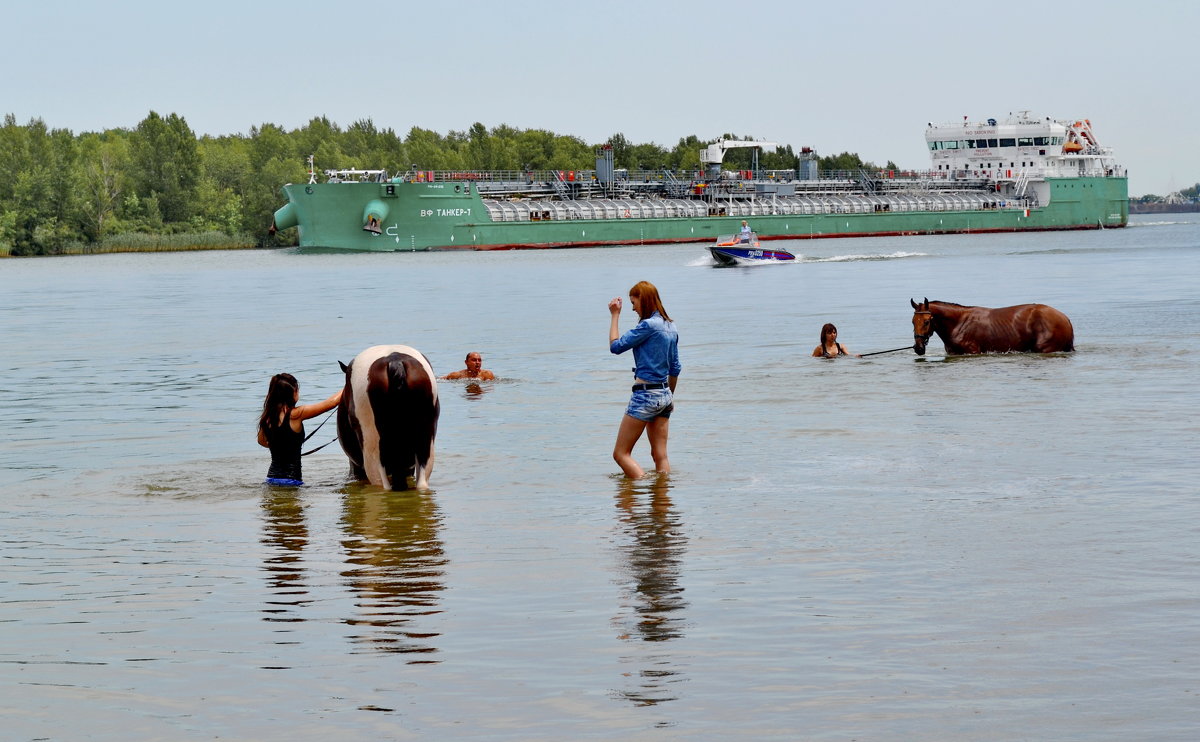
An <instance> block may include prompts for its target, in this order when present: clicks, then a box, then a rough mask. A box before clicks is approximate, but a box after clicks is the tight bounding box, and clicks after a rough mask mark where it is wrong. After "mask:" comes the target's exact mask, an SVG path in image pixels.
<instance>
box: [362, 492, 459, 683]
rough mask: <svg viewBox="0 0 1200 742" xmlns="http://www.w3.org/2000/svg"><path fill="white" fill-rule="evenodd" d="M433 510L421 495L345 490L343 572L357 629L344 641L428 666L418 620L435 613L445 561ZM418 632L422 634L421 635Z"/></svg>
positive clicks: (428, 647) (429, 636)
mask: <svg viewBox="0 0 1200 742" xmlns="http://www.w3.org/2000/svg"><path fill="white" fill-rule="evenodd" d="M441 518H442V516H441V512H440V511H439V509H438V507H437V505H436V504H435V503H434V501H433V498H432V497H431V496H430V495H429V494H428V493H421V492H413V491H410V492H388V493H385V494H380V493H379V492H378V491H369V492H366V491H355V490H347V492H346V495H345V501H344V504H343V512H342V530H343V532H344V533H345V538H344V540H343V542H342V545H343V547H344V548H345V550H346V570H345V571H344V572H343V573H342V576H343V577H344V578H345V579H346V584H347V586H348V587H349V588H350V590H351V592H352V593H353V594H354V595H355V596H357V601H356V602H355V606H356V607H357V608H358V609H359V615H357V616H354V617H351V618H348V619H346V624H347V625H349V626H353V627H361V631H360V632H359V633H352V634H351V635H350V636H349V639H350V640H351V641H352V642H354V643H355V644H357V645H360V646H361V648H362V649H363V650H364V651H377V652H396V653H402V654H411V655H413V657H412V658H410V659H409V664H416V663H420V662H436V660H434V659H432V658H431V657H429V656H428V655H432V654H433V653H435V652H437V647H436V646H434V644H433V640H434V639H436V638H437V637H438V636H439V633H438V632H436V631H432V630H430V627H429V626H428V625H425V626H422V622H423V620H422V617H424V616H432V615H436V614H438V613H441V612H442V611H441V608H440V606H439V603H438V597H439V594H440V593H441V592H442V591H443V590H444V589H445V585H444V584H443V583H442V576H443V573H444V567H445V565H446V558H445V555H444V553H443V547H442V542H441V540H440V538H439V530H440V526H441ZM422 629H424V630H422Z"/></svg>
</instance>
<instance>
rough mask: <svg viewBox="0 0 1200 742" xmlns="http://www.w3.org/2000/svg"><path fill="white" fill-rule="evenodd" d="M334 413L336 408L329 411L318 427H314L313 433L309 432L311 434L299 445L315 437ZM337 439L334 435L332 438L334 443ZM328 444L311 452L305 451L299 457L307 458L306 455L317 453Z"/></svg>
mask: <svg viewBox="0 0 1200 742" xmlns="http://www.w3.org/2000/svg"><path fill="white" fill-rule="evenodd" d="M335 412H337V408H336V407H335V408H333V410H331V411H330V413H329V414H328V415H326V416H325V419H324V420H322V421H321V424H320V425H318V426H317V427H316V428H315V429H314V430H313V432H311V433H309V434H308V435H306V436H304V440H302V441H300V442H301V443H308V439H309V438H312V437H313V436H314V435H316V434H317V431H318V430H320V429H321V427H322V426H324V425H325V423H327V422H329V418H331V417H333V413H335ZM337 439H338V437H337V436H336V435H335V436H334V437H333V441H336V440H337ZM333 441H329V443H333ZM329 443H325V444H323V445H320V446H317V447H316V448H314V449H311V450H309V451H305V452H304V453H302V454H300V455H301V456H307V455H309V454H310V453H316V452H317V451H320V450H321V449H322V448H325V446H328V445H329Z"/></svg>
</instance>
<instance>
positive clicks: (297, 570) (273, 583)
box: [262, 487, 312, 621]
mask: <svg viewBox="0 0 1200 742" xmlns="http://www.w3.org/2000/svg"><path fill="white" fill-rule="evenodd" d="M266 490H267V492H266V494H265V495H264V496H263V502H262V509H263V535H262V543H263V544H264V545H266V546H267V547H270V548H272V549H273V553H272V554H271V556H268V557H267V559H266V560H264V563H263V569H265V570H266V572H267V589H268V591H269V594H270V596H271V597H272V598H273V599H270V600H267V601H266V607H265V608H263V613H265V614H267V615H266V616H264V617H263V620H264V621H303V620H304V618H303V617H301V616H299V615H298V614H297V613H296V611H297V609H299V608H301V607H303V606H306V605H308V604H309V603H311V602H312V600H311V599H309V598H307V597H306V596H307V595H308V587H307V586H306V585H305V584H304V555H303V552H304V547H305V545H307V544H308V525H307V524H306V523H305V522H304V510H305V507H306V506H305V504H304V502H303V500H302V499H301V498H300V492H301V490H300V488H298V487H267V488H266Z"/></svg>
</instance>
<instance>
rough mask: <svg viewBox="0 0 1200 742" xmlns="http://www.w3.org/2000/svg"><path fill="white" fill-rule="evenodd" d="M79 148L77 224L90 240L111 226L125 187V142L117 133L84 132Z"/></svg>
mask: <svg viewBox="0 0 1200 742" xmlns="http://www.w3.org/2000/svg"><path fill="white" fill-rule="evenodd" d="M79 150H80V161H81V177H80V181H79V182H80V204H79V212H80V223H81V226H82V230H83V234H84V236H85V237H86V238H87V239H88V240H90V241H93V242H94V241H96V240H99V239H101V238H102V237H104V235H105V234H107V233H108V232H109V231H110V230H111V229H112V227H113V225H114V221H115V218H116V216H117V209H118V207H119V206H120V204H121V197H122V195H123V194H124V193H125V192H126V191H127V190H128V189H129V184H128V176H127V172H128V169H129V142H128V141H127V140H126V138H125V137H124V136H122V135H121V134H120V133H118V132H108V133H106V134H84V135H82V136H81V137H80V140H79Z"/></svg>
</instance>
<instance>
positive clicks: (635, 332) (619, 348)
mask: <svg viewBox="0 0 1200 742" xmlns="http://www.w3.org/2000/svg"><path fill="white" fill-rule="evenodd" d="M629 303H630V305H631V307H632V309H633V311H634V312H636V313H637V316H638V317H640V318H641V322H639V323H638V325H637V327H635V328H633V329H632V330H630V331H629V332H627V333H625V334H624V335H621V334H620V330H619V329H618V328H617V323H618V320H619V319H620V315H621V297H619V296H618V297H617V298H615V299H613V300H612V301H610V302H609V303H608V311H609V314H610V315H611V319H612V322H611V324H610V325H609V329H608V349H609V350H610V351H612V352H613V353H614V354H620V353H624V352H625V351H627V350H630V349H632V350H633V362H634V369H633V375H634V378H633V396H631V397H630V399H629V406H628V407H626V409H625V417H623V418H621V427H620V429H619V430H618V431H617V442H616V445H614V446H613V460H615V461H616V462H617V464H619V465H620V467H621V470H622V471H624V472H625V476H628V477H634V478H636V477H641V476H643V475H644V474H645V472H644V471H643V470H642V467H640V466H638V463H637V461H634V459H633V446H634V444H636V443H637V442H638V439H639V438H641V437H642V431H643V430H645V431H647V433H646V437H647V438H649V439H650V455H651V456H652V457H653V458H654V467H655V469H657V470H658V472H659V473H662V474H665V473H667V472H669V471H671V462H670V461H669V460H668V459H667V433H668V430H669V428H670V424H671V412H672V411H673V410H674V409H675V405H674V401H673V400H674V397H675V382H676V381H678V378H679V372H680V370H681V369H682V367H681V366H680V365H679V333H678V332H676V331H675V323H674V322H672V321H671V318H670V316H668V315H667V310H666V309H665V308H663V303H662V299H661V298H659V296H658V289H657V288H655V287H654V284H652V283H650V282H649V281H640V282H638V284H637V285H635V286H634V287H633V288H631V289H629Z"/></svg>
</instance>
